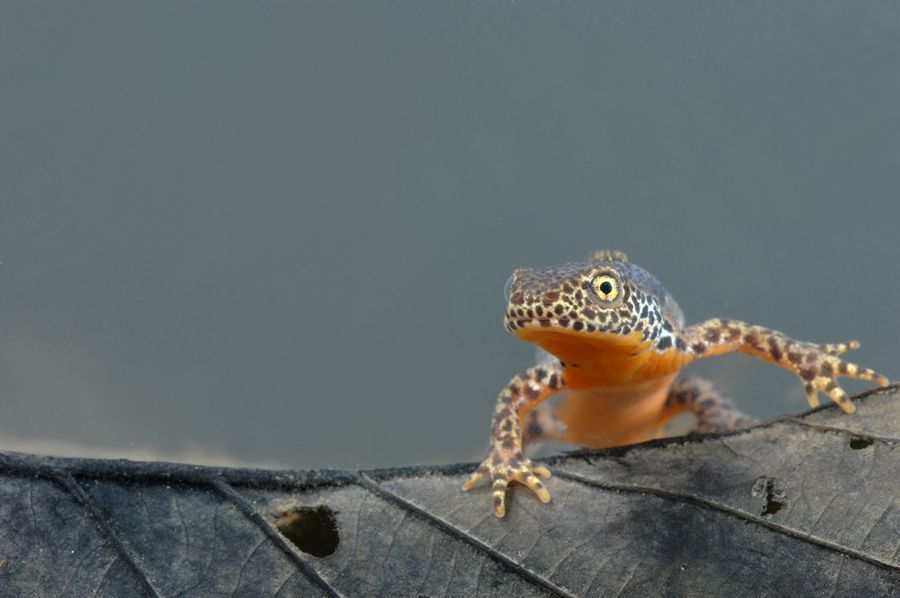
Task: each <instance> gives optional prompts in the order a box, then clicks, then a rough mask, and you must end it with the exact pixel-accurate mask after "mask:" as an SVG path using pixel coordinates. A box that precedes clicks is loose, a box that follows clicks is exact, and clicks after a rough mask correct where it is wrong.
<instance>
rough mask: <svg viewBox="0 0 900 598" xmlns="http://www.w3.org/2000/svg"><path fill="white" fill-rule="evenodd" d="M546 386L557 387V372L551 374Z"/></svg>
mask: <svg viewBox="0 0 900 598" xmlns="http://www.w3.org/2000/svg"><path fill="white" fill-rule="evenodd" d="M547 386H549V387H550V388H559V374H551V375H550V380H549V381H548V382H547Z"/></svg>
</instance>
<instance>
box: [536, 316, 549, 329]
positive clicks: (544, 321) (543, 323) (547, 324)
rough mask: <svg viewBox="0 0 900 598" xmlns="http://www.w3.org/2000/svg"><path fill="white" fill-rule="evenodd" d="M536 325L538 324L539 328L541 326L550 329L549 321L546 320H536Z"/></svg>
mask: <svg viewBox="0 0 900 598" xmlns="http://www.w3.org/2000/svg"><path fill="white" fill-rule="evenodd" d="M538 323H539V324H540V325H541V326H543V327H544V328H549V327H550V320H548V319H547V318H541V319H540V320H538Z"/></svg>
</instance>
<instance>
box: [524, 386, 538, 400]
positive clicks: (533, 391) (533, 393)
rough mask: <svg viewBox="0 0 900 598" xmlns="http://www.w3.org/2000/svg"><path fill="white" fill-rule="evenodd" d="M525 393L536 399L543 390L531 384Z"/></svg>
mask: <svg viewBox="0 0 900 598" xmlns="http://www.w3.org/2000/svg"><path fill="white" fill-rule="evenodd" d="M525 394H526V395H528V398H529V399H531V400H532V401H533V400H535V399H536V398H538V397H539V396H541V392H540V391H539V390H536V389H534V388H532V387H531V386H526V387H525Z"/></svg>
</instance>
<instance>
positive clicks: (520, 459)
mask: <svg viewBox="0 0 900 598" xmlns="http://www.w3.org/2000/svg"><path fill="white" fill-rule="evenodd" d="M563 387H564V382H563V377H562V368H561V367H560V365H559V362H550V363H545V364H541V365H539V366H537V367H533V368H531V369H528V370H526V371H525V373H524V374H522V375H520V376H516V377H515V378H513V379H512V380H510V382H509V384H508V385H507V386H506V388H504V389H503V391H502V392H501V393H500V396H499V397H498V398H497V407H496V409H494V417H493V419H492V420H491V451H490V455H489V456H488V458H487V459H485V460H484V462H483V463H482V464H481V465H480V466H479V467H478V469H476V470H475V471H474V473H472V475H471V476H469V479H468V480H466V483H465V484H463V490H468V489H469V488H471V487H472V486H474V485H475V483H476V482H478V481H479V480H481V479H482V478H487V477H490V479H491V480H493V497H494V513H495V514H496V515H497V517H503V515H504V514H505V513H506V488H507V486H509V483H510V482H513V481H515V482H519V483H520V484H524V485H525V486H528V487H529V488H530V489H531V490H532V491H533V492H534V493H535V494H537V496H538V498H539V499H541V500H542V501H543V502H547V501H549V500H550V493H549V492H548V491H547V488H545V487H544V484H542V483H541V481H540V480H539V479H538V476H541V477H543V478H549V477H550V470H548V469H547V468H546V467H543V466H541V465H534V464H533V463H532V462H531V460H530V459H527V458H526V457H525V455H523V454H522V416H523V415H524V414H525V412H526V411H528V410H529V409H531V408H532V407H534V406H535V405H537V404H538V403H540V402H541V401H543V400H544V399H546V398H547V397H549V396H550V395H552V394H553V393H555V392H558V391H560V390H562V389H563Z"/></svg>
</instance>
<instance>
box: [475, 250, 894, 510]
mask: <svg viewBox="0 0 900 598" xmlns="http://www.w3.org/2000/svg"><path fill="white" fill-rule="evenodd" d="M505 322H506V328H507V330H509V331H510V332H512V333H513V334H515V335H516V336H518V337H519V338H521V339H523V340H527V341H530V342H533V343H536V344H537V345H539V346H540V347H541V348H542V349H543V350H544V351H546V352H547V353H549V354H550V355H551V356H553V359H551V360H550V361H548V362H546V363H542V364H539V365H537V366H535V367H533V368H530V369H528V370H526V371H525V372H524V373H523V374H520V375H518V376H516V377H514V378H513V379H512V380H511V381H510V382H509V384H508V385H507V386H506V387H505V388H504V389H503V390H502V391H501V393H500V396H499V397H498V399H497V406H496V409H495V410H494V416H493V418H492V422H491V450H490V454H489V456H488V458H487V459H486V460H485V461H484V462H483V463H482V464H481V465H480V466H479V467H478V468H477V469H476V470H475V472H474V473H473V474H472V475H471V476H470V477H469V479H468V480H467V481H466V483H465V484H464V486H463V488H464V489H465V490H468V489H469V488H471V487H472V486H473V485H474V484H475V483H476V482H478V481H479V480H481V479H482V478H490V479H491V480H493V493H492V494H493V503H494V511H495V513H496V515H497V516H498V517H502V516H503V515H504V513H505V510H506V507H505V497H506V491H507V486H508V485H509V483H510V482H513V481H515V482H518V483H521V484H524V485H525V486H527V487H528V488H530V489H531V490H532V491H533V492H534V493H535V494H537V496H538V498H540V499H541V500H542V501H544V502H547V501H549V500H550V494H549V492H548V491H547V489H546V487H545V486H544V484H543V483H542V482H541V481H540V480H539V479H538V478H539V477H545V478H546V477H549V476H550V472H549V470H547V468H546V467H543V466H539V465H535V464H533V463H532V462H531V461H530V460H529V459H528V458H526V457H525V456H524V454H523V452H522V449H523V447H524V445H525V443H527V442H531V441H535V440H541V439H545V438H546V439H554V440H563V441H567V442H572V443H575V444H579V445H582V446H587V447H595V448H602V447H609V446H616V445H621V444H629V443H633V442H640V441H642V440H646V439H649V438H653V437H656V436H657V435H658V434H659V430H660V428H661V427H662V426H663V425H664V424H665V423H666V422H667V421H668V420H669V419H671V418H672V417H673V416H674V415H676V414H678V413H681V412H684V411H690V412H692V413H693V414H694V415H695V416H696V419H697V425H696V431H698V432H721V431H729V430H734V429H737V428H741V427H744V426H746V425H749V424H750V423H751V422H752V420H750V419H749V418H748V417H746V416H745V415H743V414H742V413H741V412H740V411H738V410H737V409H736V408H735V406H734V404H733V403H732V402H731V401H730V400H728V399H726V398H724V397H722V396H721V395H719V394H718V393H717V392H716V391H715V390H714V388H713V387H712V385H711V384H709V383H708V382H706V381H703V380H701V379H698V378H693V377H686V378H678V373H679V372H680V370H681V369H682V368H683V367H685V366H686V365H687V364H689V363H690V362H692V361H694V360H695V359H701V358H705V357H711V356H713V355H719V354H722V353H727V352H731V351H741V352H744V353H748V354H750V355H753V356H755V357H758V358H760V359H764V360H766V361H769V362H771V363H774V364H776V365H779V366H781V367H783V368H786V369H788V370H791V371H793V372H795V373H796V374H797V375H798V376H799V378H800V380H801V382H802V383H803V386H804V389H805V390H806V394H807V397H808V399H809V403H810V405H812V406H815V405H817V404H818V399H817V393H818V392H823V393H825V394H827V395H828V397H829V398H830V399H831V400H833V401H835V402H836V403H837V404H838V405H839V406H840V407H841V408H842V409H843V410H844V411H846V412H848V413H852V412H853V410H854V407H853V404H852V403H851V402H850V400H849V399H848V398H847V395H846V393H845V392H844V391H843V390H842V389H841V387H840V386H839V385H838V384H837V381H836V378H837V377H838V376H846V377H852V378H860V379H863V380H871V381H875V382H877V383H878V384H882V385H884V384H887V378H885V377H884V376H881V375H880V374H878V373H876V372H874V371H873V370H870V369H868V368H864V367H860V366H858V365H856V364H853V363H849V362H847V361H844V360H843V359H841V358H840V357H838V356H839V355H840V354H841V353H843V352H844V351H846V350H848V349H854V348H856V347H858V346H859V344H858V343H857V342H856V341H850V342H849V343H838V344H826V345H819V344H814V343H807V342H800V341H796V340H794V339H791V338H789V337H787V336H785V335H784V334H782V333H780V332H778V331H775V330H771V329H768V328H764V327H762V326H756V325H752V324H747V323H744V322H739V321H736V320H728V319H722V318H717V319H712V320H707V321H705V322H701V323H699V324H694V325H692V326H687V327H685V323H684V316H683V315H682V312H681V308H680V307H679V306H678V304H677V303H676V302H675V300H674V299H673V298H672V297H671V296H670V295H669V293H668V292H666V290H665V288H664V287H663V286H662V284H660V283H659V281H658V280H656V278H654V277H653V276H652V275H651V274H650V273H648V272H647V271H646V270H644V269H642V268H640V267H639V266H636V265H634V264H631V263H629V261H628V259H627V257H626V256H625V255H624V254H623V253H621V252H617V251H598V252H596V253H595V254H594V255H593V256H592V257H591V258H590V259H589V260H587V261H585V262H576V263H569V264H563V265H560V266H555V267H551V268H542V269H530V268H520V269H518V270H516V271H515V272H514V273H513V275H512V277H511V278H510V282H509V283H508V293H507V308H506V313H505ZM558 392H564V393H565V394H564V396H562V397H561V400H560V401H559V402H558V404H557V405H556V406H555V408H553V409H550V408H548V405H546V404H545V405H541V406H540V407H538V408H537V409H535V407H537V406H538V405H539V404H540V403H541V402H542V401H543V400H544V399H546V398H547V397H549V396H551V395H553V394H555V393H558Z"/></svg>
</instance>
